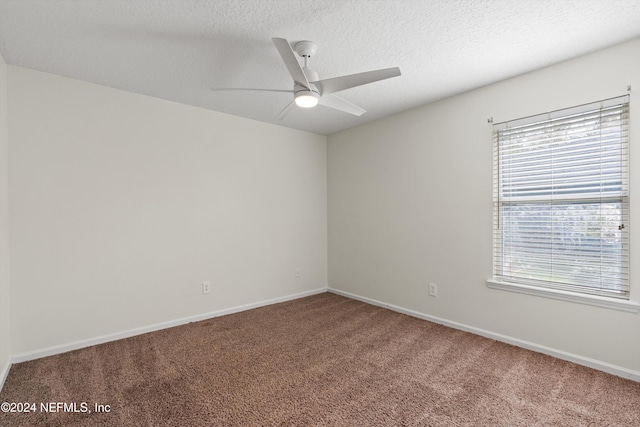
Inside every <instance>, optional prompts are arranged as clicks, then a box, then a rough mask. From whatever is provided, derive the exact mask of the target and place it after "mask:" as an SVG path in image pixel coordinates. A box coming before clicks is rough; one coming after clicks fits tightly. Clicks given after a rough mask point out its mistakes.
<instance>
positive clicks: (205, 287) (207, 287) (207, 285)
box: [202, 282, 211, 294]
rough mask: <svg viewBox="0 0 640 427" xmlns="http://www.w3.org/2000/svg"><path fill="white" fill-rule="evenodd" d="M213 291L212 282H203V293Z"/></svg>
mask: <svg viewBox="0 0 640 427" xmlns="http://www.w3.org/2000/svg"><path fill="white" fill-rule="evenodd" d="M210 292H211V282H202V293H203V294H208V293H210Z"/></svg>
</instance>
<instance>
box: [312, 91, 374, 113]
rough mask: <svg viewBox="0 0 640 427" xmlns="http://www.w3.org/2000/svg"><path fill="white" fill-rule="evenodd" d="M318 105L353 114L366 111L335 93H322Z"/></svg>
mask: <svg viewBox="0 0 640 427" xmlns="http://www.w3.org/2000/svg"><path fill="white" fill-rule="evenodd" d="M319 103H320V105H324V106H325V107H329V108H333V109H334V110H339V111H343V112H345V113H349V114H353V115H354V116H361V115H363V114H364V113H366V110H363V109H362V108H360V107H358V106H357V105H355V104H352V103H350V102H349V101H347V100H344V99H342V98H340V97H338V96H336V95H331V94H329V95H324V96H321V97H320V102H319Z"/></svg>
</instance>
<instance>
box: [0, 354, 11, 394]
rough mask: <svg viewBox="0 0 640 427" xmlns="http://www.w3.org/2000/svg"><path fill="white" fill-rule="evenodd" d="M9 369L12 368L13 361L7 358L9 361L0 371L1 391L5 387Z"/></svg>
mask: <svg viewBox="0 0 640 427" xmlns="http://www.w3.org/2000/svg"><path fill="white" fill-rule="evenodd" d="M9 369H11V361H10V360H7V363H5V364H4V366H3V367H2V370H1V371H0V391H2V388H3V387H4V382H5V380H6V379H7V375H9Z"/></svg>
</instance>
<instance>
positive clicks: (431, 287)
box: [429, 283, 438, 297]
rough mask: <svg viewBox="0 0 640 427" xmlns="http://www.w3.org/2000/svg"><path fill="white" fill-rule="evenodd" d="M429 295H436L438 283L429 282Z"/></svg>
mask: <svg viewBox="0 0 640 427" xmlns="http://www.w3.org/2000/svg"><path fill="white" fill-rule="evenodd" d="M429 295H431V296H432V297H437V296H438V285H436V284H435V283H429Z"/></svg>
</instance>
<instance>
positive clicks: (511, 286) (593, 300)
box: [487, 279, 640, 313]
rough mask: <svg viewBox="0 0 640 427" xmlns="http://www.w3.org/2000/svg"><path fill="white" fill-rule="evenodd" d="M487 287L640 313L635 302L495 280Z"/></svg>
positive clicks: (639, 306)
mask: <svg viewBox="0 0 640 427" xmlns="http://www.w3.org/2000/svg"><path fill="white" fill-rule="evenodd" d="M487 286H488V287H489V288H491V289H499V290H502V291H509V292H518V293H521V294H527V295H535V296H539V297H544V298H552V299H558V300H561V301H569V302H575V303H578V304H587V305H594V306H596V307H604V308H610V309H613V310H620V311H626V312H629V313H638V312H640V304H638V303H637V302H633V301H627V300H619V299H615V298H607V297H600V296H597V295H582V294H577V293H574V292H567V291H560V290H555V289H543V288H537V287H535V286H529V285H521V284H516V283H508V282H501V281H498V280H495V279H488V280H487Z"/></svg>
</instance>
